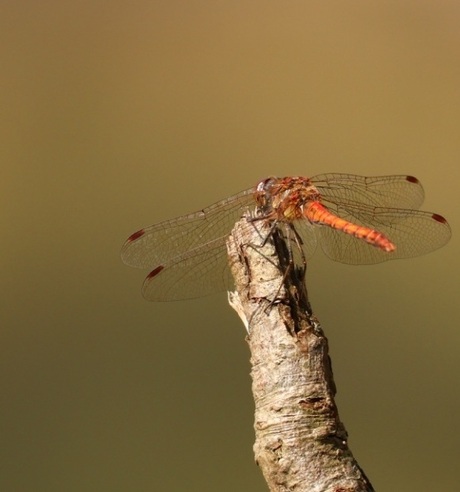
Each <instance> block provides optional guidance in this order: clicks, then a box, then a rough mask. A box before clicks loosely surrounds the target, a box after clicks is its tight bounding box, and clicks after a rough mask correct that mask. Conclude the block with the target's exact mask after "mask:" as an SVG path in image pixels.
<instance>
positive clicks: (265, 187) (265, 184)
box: [256, 176, 278, 193]
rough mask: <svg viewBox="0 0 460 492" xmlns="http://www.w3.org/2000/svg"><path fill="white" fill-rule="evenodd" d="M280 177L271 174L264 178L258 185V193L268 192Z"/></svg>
mask: <svg viewBox="0 0 460 492" xmlns="http://www.w3.org/2000/svg"><path fill="white" fill-rule="evenodd" d="M277 181H278V179H277V178H275V177H274V176H271V177H270V178H267V179H264V180H262V181H261V182H260V183H259V184H258V185H257V188H256V189H257V192H258V193H266V192H267V191H270V188H271V187H272V186H273V184H274V183H275V182H277Z"/></svg>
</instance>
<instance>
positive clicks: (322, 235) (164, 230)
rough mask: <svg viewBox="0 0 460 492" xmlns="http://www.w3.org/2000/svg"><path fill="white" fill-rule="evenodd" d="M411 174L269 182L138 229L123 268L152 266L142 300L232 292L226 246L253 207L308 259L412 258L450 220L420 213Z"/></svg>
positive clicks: (433, 244) (436, 244) (444, 236)
mask: <svg viewBox="0 0 460 492" xmlns="http://www.w3.org/2000/svg"><path fill="white" fill-rule="evenodd" d="M423 200H424V191H423V187H422V185H421V183H420V181H419V180H418V179H417V178H415V177H414V176H407V175H392V176H372V177H370V176H358V175H353V174H343V173H328V174H320V175H317V176H314V177H312V178H306V177H284V178H276V177H271V178H267V179H264V180H263V181H260V182H259V183H258V184H257V185H256V186H254V187H252V188H249V189H247V190H245V191H242V192H240V193H237V194H236V195H233V196H230V197H228V198H225V199H224V200H221V201H219V202H217V203H214V204H213V205H210V206H209V207H206V208H204V209H202V210H199V211H197V212H194V213H191V214H187V215H183V216H181V217H176V218H174V219H171V220H166V221H163V222H160V223H158V224H154V225H151V226H150V227H146V228H144V229H141V230H139V231H137V232H135V233H134V234H132V235H131V236H129V238H128V239H127V240H126V242H125V243H124V245H123V247H122V250H121V258H122V260H123V262H124V263H126V264H127V265H129V266H132V267H137V268H145V269H150V270H151V271H150V273H149V274H148V275H147V277H146V279H145V281H144V284H143V287H142V294H143V296H144V297H145V298H146V299H147V300H150V301H173V300H181V299H191V298H196V297H201V296H205V295H208V294H212V293H214V292H218V291H222V290H226V289H230V288H231V287H232V276H231V273H230V268H229V264H228V259H227V250H226V241H227V238H228V236H229V234H230V232H231V230H232V228H233V227H234V225H235V223H236V222H237V221H238V220H239V219H240V218H241V217H242V216H243V215H244V214H247V213H248V212H249V211H251V210H256V209H257V210H258V211H259V219H260V218H262V219H263V220H266V221H268V222H269V223H270V224H272V225H275V226H276V225H281V224H285V225H289V226H290V227H291V228H293V229H294V230H295V234H296V236H297V237H298V238H300V242H301V244H302V249H303V257H304V258H305V259H309V258H310V257H311V256H312V255H313V253H314V252H315V250H316V246H317V244H318V243H319V244H320V245H321V248H322V250H323V252H324V253H325V254H326V255H327V256H328V257H329V258H331V259H332V260H335V261H338V262H341V263H346V264H355V265H364V264H373V263H380V262H383V261H387V260H394V259H401V258H411V257H416V256H420V255H423V254H426V253H429V252H431V251H434V250H436V249H438V248H440V247H441V246H444V245H445V244H446V243H447V242H448V241H449V239H450V237H451V229H450V227H449V224H448V222H447V220H446V219H445V218H444V217H443V216H442V215H439V214H436V213H433V212H426V211H421V210H419V208H420V206H421V205H422V202H423Z"/></svg>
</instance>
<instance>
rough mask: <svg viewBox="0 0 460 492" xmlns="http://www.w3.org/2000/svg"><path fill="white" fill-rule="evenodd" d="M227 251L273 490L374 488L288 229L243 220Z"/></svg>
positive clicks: (259, 441)
mask: <svg viewBox="0 0 460 492" xmlns="http://www.w3.org/2000/svg"><path fill="white" fill-rule="evenodd" d="M267 235H269V238H268V240H267V241H266V242H265V244H264V245H263V247H258V246H257V245H260V244H261V243H263V242H264V238H265V239H266V238H267ZM228 250H229V256H230V262H231V268H232V273H233V275H234V278H235V284H236V292H233V293H231V294H230V303H231V305H232V307H234V309H235V310H236V311H237V312H238V314H239V316H240V317H241V319H242V320H243V322H244V323H245V325H246V328H247V330H248V333H249V335H248V338H247V339H248V343H249V347H250V351H251V365H252V371H251V375H252V381H253V383H252V390H253V395H254V400H255V424H254V427H255V433H256V441H255V444H254V453H255V458H256V462H257V464H258V465H259V466H260V468H261V469H262V472H263V474H264V477H265V480H266V481H267V484H268V487H269V489H270V491H272V492H275V491H276V492H281V491H283V492H285V491H296V492H300V491H302V492H303V491H305V492H306V491H308V492H312V491H315V492H352V491H353V492H358V491H359V492H370V491H373V488H372V485H371V484H370V482H369V481H368V479H367V478H366V476H365V475H364V473H363V471H362V470H361V468H360V467H359V465H358V464H357V462H356V461H355V459H354V458H353V456H352V454H351V451H350V450H349V448H348V446H347V432H346V430H345V428H344V426H343V424H342V423H341V421H340V419H339V416H338V412H337V407H336V405H335V402H334V395H335V385H334V381H333V376H332V370H331V363H330V359H329V355H328V343H327V339H326V337H325V336H324V333H323V331H322V329H321V327H320V325H319V322H318V320H317V319H316V318H315V317H314V316H313V313H312V310H311V307H310V304H309V302H308V297H307V292H306V288H305V286H304V282H303V277H304V271H303V269H302V268H299V267H293V266H292V262H290V259H289V250H288V248H287V247H286V242H285V240H284V239H283V234H281V232H280V231H278V230H276V229H275V231H274V233H273V234H270V231H269V230H268V229H267V225H266V224H264V221H254V222H251V223H248V222H247V220H246V219H244V218H243V219H242V220H241V221H240V222H238V224H237V225H236V226H235V228H234V230H233V232H232V235H231V236H230V238H229V240H228ZM286 271H287V274H286V273H285V274H284V275H283V273H281V272H286Z"/></svg>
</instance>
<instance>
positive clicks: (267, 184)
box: [254, 177, 277, 212]
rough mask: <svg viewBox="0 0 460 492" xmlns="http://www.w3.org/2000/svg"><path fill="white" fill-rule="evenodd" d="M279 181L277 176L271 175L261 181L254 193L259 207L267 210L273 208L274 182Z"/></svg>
mask: <svg viewBox="0 0 460 492" xmlns="http://www.w3.org/2000/svg"><path fill="white" fill-rule="evenodd" d="M276 181H277V178H274V177H270V178H267V179H264V180H263V181H261V182H260V183H259V184H258V185H257V188H256V191H255V193H254V199H255V201H256V203H257V206H258V207H259V209H261V210H263V211H265V212H267V210H268V209H270V208H272V191H271V188H272V186H273V184H274V183H275V182H276Z"/></svg>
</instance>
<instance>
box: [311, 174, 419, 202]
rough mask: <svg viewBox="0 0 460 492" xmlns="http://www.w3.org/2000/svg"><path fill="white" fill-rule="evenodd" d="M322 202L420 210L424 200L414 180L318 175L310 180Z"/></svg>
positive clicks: (394, 177) (399, 177)
mask: <svg viewBox="0 0 460 492" xmlns="http://www.w3.org/2000/svg"><path fill="white" fill-rule="evenodd" d="M312 182H313V184H314V185H315V186H316V187H317V188H318V191H319V192H320V193H321V197H322V201H323V202H339V203H349V202H356V203H365V204H367V205H372V206H379V207H392V208H410V209H412V208H414V209H417V208H420V206H421V205H422V203H423V199H424V197H425V194H424V191H423V187H422V185H421V183H420V181H419V180H418V179H417V178H415V177H413V176H406V175H394V176H357V175H354V174H340V173H330V174H320V175H318V176H314V177H313V178H312Z"/></svg>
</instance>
